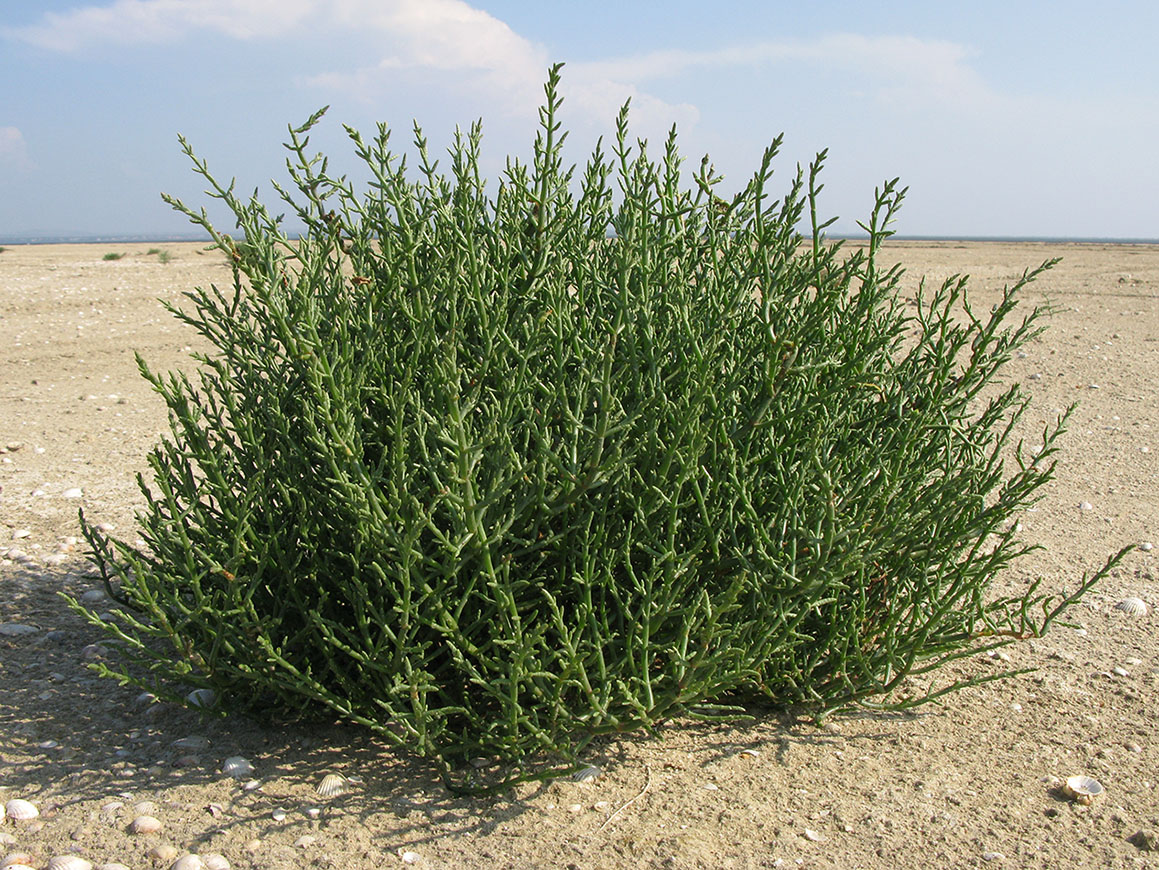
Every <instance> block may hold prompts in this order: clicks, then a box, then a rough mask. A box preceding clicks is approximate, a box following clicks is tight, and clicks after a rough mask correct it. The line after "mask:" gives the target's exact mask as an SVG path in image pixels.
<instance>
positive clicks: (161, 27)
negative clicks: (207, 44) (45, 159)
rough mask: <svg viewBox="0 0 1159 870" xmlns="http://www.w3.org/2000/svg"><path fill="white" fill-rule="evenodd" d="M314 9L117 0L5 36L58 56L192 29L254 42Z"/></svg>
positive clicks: (307, 0) (251, 2) (204, 0)
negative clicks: (59, 52)
mask: <svg viewBox="0 0 1159 870" xmlns="http://www.w3.org/2000/svg"><path fill="white" fill-rule="evenodd" d="M318 5H319V4H318V3H317V2H314V0H245V2H236V0H116V2H114V3H112V4H110V5H105V6H83V7H81V8H79V9H72V10H69V11H67V12H49V13H46V14H45V16H44V18H43V19H42V20H41V22H40V23H39V24H33V25H28V26H26V27H17V28H8V29H6V30H5V33H6V34H7V35H8V36H10V37H13V38H16V39H19V40H22V41H24V42H28V43H31V44H32V45H36V46H39V47H41V48H47V49H49V50H52V51H62V52H70V51H75V50H77V49H79V48H82V47H84V46H86V45H92V44H98V45H99V44H102V43H117V44H132V43H156V42H169V41H173V40H177V39H180V38H181V37H182V36H184V35H185V34H186V33H188V32H189V31H190V30H195V29H206V30H214V31H218V32H220V33H224V34H226V35H227V36H231V37H233V38H235V39H254V38H257V37H271V36H279V35H281V34H284V33H286V32H288V31H290V30H292V29H293V28H295V27H297V26H298V25H299V24H300V23H301V22H302V21H303V20H304V19H305V18H306V17H307V16H308V15H309V14H310V13H311V12H313V11H314V9H315V8H316V7H317V6H318Z"/></svg>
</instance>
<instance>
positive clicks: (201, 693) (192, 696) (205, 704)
mask: <svg viewBox="0 0 1159 870" xmlns="http://www.w3.org/2000/svg"><path fill="white" fill-rule="evenodd" d="M185 700H186V701H188V702H189V703H190V704H192V705H193V706H194V707H202V708H203V709H206V710H208V709H209V708H210V707H213V706H214V705H215V704H217V692H215V691H213V689H194V690H193V691H192V692H190V693H189V694H188V695H186V696H185Z"/></svg>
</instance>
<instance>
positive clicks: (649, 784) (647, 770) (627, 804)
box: [596, 764, 652, 834]
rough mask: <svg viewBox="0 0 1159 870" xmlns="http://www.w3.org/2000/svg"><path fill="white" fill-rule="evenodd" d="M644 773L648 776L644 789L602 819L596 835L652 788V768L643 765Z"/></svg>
mask: <svg viewBox="0 0 1159 870" xmlns="http://www.w3.org/2000/svg"><path fill="white" fill-rule="evenodd" d="M644 772H645V773H646V774H647V775H648V781H647V782H645V783H644V787H643V788H642V789H640V791H639V793H638V794H637V795H636V796H635V797H634V798H632V799H631V800H629V801H626V802H625V803H623V804H621V805H620V808H619V809H618V810H616V811H615V812H614V813H612V814H611V815H610V816H608V817H607V818H606V819H604V823H603V824H602V825H600V827H599V828H598V829H597V830H596V833H597V834H598V833H599V832H600V831H602V830H603V829H604V828H606V827H607V826H608V825H610V824H611V823H612V819H614V818H615V817H616V816H618V815H619V814H620V813H622V812H623V811H624V810H626V809H627V808H628V807H630V806H631V805H632V804H634V803H635V802H636V801H638V800H639V799H640V798H642V797H643V796H644V792H646V791H647V790H648V789H649V788H651V787H652V768H651V767H649V766H648V765H646V764H645V765H644Z"/></svg>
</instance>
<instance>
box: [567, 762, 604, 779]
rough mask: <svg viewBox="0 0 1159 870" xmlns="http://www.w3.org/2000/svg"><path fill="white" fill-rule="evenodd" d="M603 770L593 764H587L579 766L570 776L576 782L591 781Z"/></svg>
mask: <svg viewBox="0 0 1159 870" xmlns="http://www.w3.org/2000/svg"><path fill="white" fill-rule="evenodd" d="M602 773H603V771H602V770H600V769H599V768H598V767H596V766H595V765H594V764H589V765H588V766H587V767H581V768H580V769H579V770H577V771H576V772H575V773H573V774H572V775H571V778H572V779H573V780H575V781H576V782H591V781H592V780H593V779H598V778H599V777H600V774H602Z"/></svg>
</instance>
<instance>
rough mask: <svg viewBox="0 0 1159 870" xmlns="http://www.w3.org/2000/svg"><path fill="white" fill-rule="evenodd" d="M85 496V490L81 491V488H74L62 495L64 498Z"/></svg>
mask: <svg viewBox="0 0 1159 870" xmlns="http://www.w3.org/2000/svg"><path fill="white" fill-rule="evenodd" d="M84 494H85V492H84V490H83V489H81V488H80V487H79V486H74V487H72V488H70V489H66V490H65V491H64V492H62V493H61V495H62V496H63V497H64V498H80V497H81V496H83V495H84Z"/></svg>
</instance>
